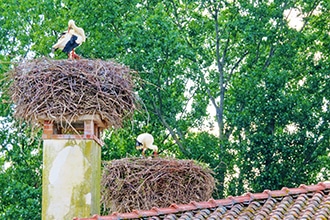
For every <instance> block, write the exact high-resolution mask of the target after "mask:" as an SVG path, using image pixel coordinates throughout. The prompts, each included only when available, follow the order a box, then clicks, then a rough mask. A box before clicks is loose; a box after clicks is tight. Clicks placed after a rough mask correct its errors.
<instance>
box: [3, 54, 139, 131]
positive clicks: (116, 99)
mask: <svg viewBox="0 0 330 220" xmlns="http://www.w3.org/2000/svg"><path fill="white" fill-rule="evenodd" d="M132 72H133V71H132V70H130V69H129V68H128V67H126V66H123V65H121V64H118V63H115V62H113V61H102V60H88V59H82V60H75V61H72V60H50V59H45V58H43V59H37V60H32V61H29V62H25V63H21V64H19V65H18V66H17V67H15V68H14V70H13V71H12V73H11V79H12V81H13V82H12V84H11V86H10V89H9V91H10V95H11V98H12V100H13V101H14V103H15V105H16V107H15V114H14V116H15V117H16V118H19V119H24V120H26V121H28V122H36V121H38V118H39V117H46V118H49V119H52V120H54V121H65V122H73V121H74V120H75V119H76V118H77V117H79V116H81V115H86V114H87V115H95V114H98V115H99V116H100V117H101V120H102V121H103V123H104V124H105V126H106V127H110V126H113V127H120V126H121V125H122V122H123V119H125V118H126V117H130V116H131V115H132V114H133V111H134V110H135V109H136V105H135V101H136V98H135V95H134V91H133V80H132V79H133V76H132V75H131V74H130V73H132Z"/></svg>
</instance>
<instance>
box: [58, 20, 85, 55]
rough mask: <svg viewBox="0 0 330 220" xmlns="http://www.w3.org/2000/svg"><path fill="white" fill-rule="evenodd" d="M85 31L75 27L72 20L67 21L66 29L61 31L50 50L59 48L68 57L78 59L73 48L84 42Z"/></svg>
mask: <svg viewBox="0 0 330 220" xmlns="http://www.w3.org/2000/svg"><path fill="white" fill-rule="evenodd" d="M85 40H86V36H85V31H84V30H83V29H82V28H80V27H77V26H76V24H75V22H74V21H73V20H70V21H69V23H68V31H65V32H63V33H62V35H61V36H60V37H59V39H58V41H57V43H56V44H54V45H53V46H52V50H53V51H54V50H57V49H61V50H62V51H63V52H64V53H66V54H68V58H69V59H80V57H79V56H78V55H77V54H75V52H74V49H75V48H76V47H78V46H80V45H81V44H82V43H83V42H85Z"/></svg>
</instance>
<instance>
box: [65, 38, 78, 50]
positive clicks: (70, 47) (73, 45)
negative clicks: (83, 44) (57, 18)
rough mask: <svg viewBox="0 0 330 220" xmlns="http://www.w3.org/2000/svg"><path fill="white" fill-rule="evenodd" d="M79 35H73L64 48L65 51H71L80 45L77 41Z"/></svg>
mask: <svg viewBox="0 0 330 220" xmlns="http://www.w3.org/2000/svg"><path fill="white" fill-rule="evenodd" d="M77 39H78V37H77V36H76V35H72V37H71V39H70V40H69V41H68V43H66V45H65V47H64V48H63V50H62V51H63V52H65V53H70V52H71V51H72V50H73V49H74V48H76V47H78V46H79V44H77V43H76V40H77Z"/></svg>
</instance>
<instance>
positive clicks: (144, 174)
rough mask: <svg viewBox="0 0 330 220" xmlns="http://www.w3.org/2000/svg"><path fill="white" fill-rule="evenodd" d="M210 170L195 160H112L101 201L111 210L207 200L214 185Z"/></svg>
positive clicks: (107, 209)
mask: <svg viewBox="0 0 330 220" xmlns="http://www.w3.org/2000/svg"><path fill="white" fill-rule="evenodd" d="M211 174H212V171H211V170H210V169H207V168H204V167H202V166H200V165H197V164H196V163H195V162H194V161H192V160H176V159H162V158H157V159H141V158H124V159H121V160H113V161H110V162H107V163H106V164H105V167H104V170H103V175H102V193H101V194H102V200H101V202H102V205H103V207H104V209H105V211H107V212H109V213H111V212H115V211H116V212H131V211H133V210H134V209H138V210H147V209H151V208H152V207H168V206H170V205H171V204H173V203H176V204H182V203H189V202H191V201H197V202H198V201H206V200H208V199H210V198H211V195H212V192H213V190H214V188H215V181H214V178H213V176H212V175H211Z"/></svg>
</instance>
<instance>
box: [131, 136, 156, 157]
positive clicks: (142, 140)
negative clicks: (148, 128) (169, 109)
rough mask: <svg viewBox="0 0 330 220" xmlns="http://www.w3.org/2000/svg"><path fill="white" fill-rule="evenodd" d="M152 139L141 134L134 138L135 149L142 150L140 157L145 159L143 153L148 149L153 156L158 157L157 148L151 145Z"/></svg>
mask: <svg viewBox="0 0 330 220" xmlns="http://www.w3.org/2000/svg"><path fill="white" fill-rule="evenodd" d="M153 143H154V137H153V136H152V135H151V134H149V133H143V134H140V135H139V136H137V138H136V149H138V150H142V156H143V157H145V151H146V150H148V149H151V150H153V151H154V152H153V156H154V157H157V156H158V147H157V146H156V145H153Z"/></svg>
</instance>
